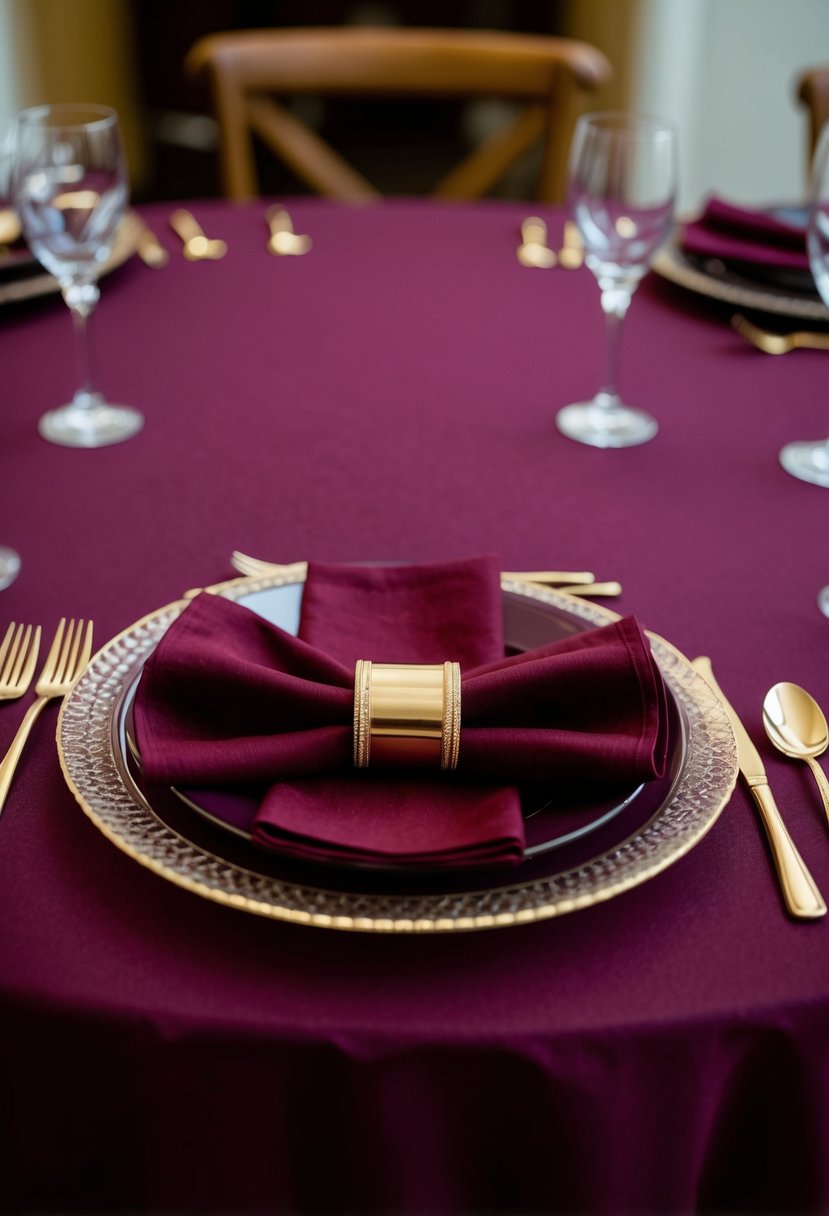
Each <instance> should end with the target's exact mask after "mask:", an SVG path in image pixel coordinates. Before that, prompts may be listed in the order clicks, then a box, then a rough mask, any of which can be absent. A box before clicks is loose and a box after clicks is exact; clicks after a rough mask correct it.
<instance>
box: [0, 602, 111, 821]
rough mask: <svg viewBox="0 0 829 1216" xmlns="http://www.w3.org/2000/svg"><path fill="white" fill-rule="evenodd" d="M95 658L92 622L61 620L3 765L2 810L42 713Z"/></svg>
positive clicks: (0, 779) (0, 769)
mask: <svg viewBox="0 0 829 1216" xmlns="http://www.w3.org/2000/svg"><path fill="white" fill-rule="evenodd" d="M84 625H85V627H84ZM91 655H92V622H91V621H87V622H86V623H84V621H77V622H76V621H74V620H70V621H69V623H68V624H67V622H66V618H65V617H61V620H60V624H59V625H58V628H57V632H56V633H55V640H54V641H53V642H52V647H51V649H50V651H49V654H48V655H47V657H46V662H45V663H44V664H43V670H42V671H41V673H40V676H39V678H38V681H37V684H36V685H35V692H36V693H37V699H36V700H35V701H33V702H32V704H31V705H30V706H29V708H28V709H27V710H26V714H25V716H24V718H23V721H22V722H21V723H20V726H19V727H18V731H17V734H16V735H15V736H14V739H13V740H12V744H11V747H10V748H9V750H8V751H7V752H6V755H5V756H4V758H3V762H2V763H1V764H0V811H2V809H3V807H4V805H5V802H6V796H7V795H8V792H9V787H10V785H11V783H12V778H13V777H14V773H15V769H16V768H17V762H18V760H19V759H20V757H21V755H22V753H23V748H24V747H25V745H26V740H27V739H28V737H29V732H30V731H31V729H32V727H33V726H34V724H35V722H36V721H37V718H38V716H39V714H40V711H41V710H42V709H43V707H44V705H45V704H46V702H47V701H51V700H52V698H53V697H64V696H66V694H67V693H68V692H69V690H70V689H71V687H72V685H73V684H74V682H75V680H76V679H77V677H78V676H79V675H80V674H81V672H82V671H83V669H84V668H85V667H86V665H87V663H88V662H89V660H90V658H91Z"/></svg>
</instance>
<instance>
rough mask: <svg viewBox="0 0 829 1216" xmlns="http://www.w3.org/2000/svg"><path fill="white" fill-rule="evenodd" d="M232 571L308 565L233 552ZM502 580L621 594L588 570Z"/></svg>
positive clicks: (508, 574) (252, 574)
mask: <svg viewBox="0 0 829 1216" xmlns="http://www.w3.org/2000/svg"><path fill="white" fill-rule="evenodd" d="M230 564H231V566H233V569H234V570H238V571H239V573H240V574H244V575H245V576H246V577H248V578H256V577H257V576H258V575H260V574H295V575H296V576H297V577H302V576H303V575H304V574H305V571H306V569H307V565H308V563H307V562H291V563H290V564H289V565H285V566H283V565H280V564H279V563H278V562H266V561H263V560H262V558H260V557H251V556H250V554H248V553H241V552H240V551H239V550H238V549H234V550H233V553H232V555H231V558H230ZM502 577H503V578H507V579H512V580H513V581H514V582H518V583H540V584H541V585H543V586H555V587H556V590H558V591H566V592H567V593H568V594H569V595H597V596H602V597H604V596H615V595H621V594H622V587H621V584H620V583H617V582H608V583H597V582H596V581H595V575H593V574H591V573H590V571H589V570H522V571H512V570H508V571H505V572H504V574H503V576H502Z"/></svg>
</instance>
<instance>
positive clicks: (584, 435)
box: [556, 401, 659, 448]
mask: <svg viewBox="0 0 829 1216" xmlns="http://www.w3.org/2000/svg"><path fill="white" fill-rule="evenodd" d="M556 426H557V427H558V429H559V430H560V431H561V433H562V435H566V436H567V438H568V439H575V440H576V442H577V443H588V444H590V445H591V446H592V447H594V448H629V447H634V446H635V445H636V444H639V443H647V442H648V440H649V439H653V437H654V435H655V434H656V432H657V431H658V430H659V425H658V423H657V421H656V419H655V418H651V416H650V414H646V413H645V412H644V410H636V409H632V408H631V407H630V406H627V405H611V406H608V405H601V404H599V403H597V402H596V401H580V402H578V403H576V404H574V405H565V407H564V409H562V410H559V412H558V414H557V415H556Z"/></svg>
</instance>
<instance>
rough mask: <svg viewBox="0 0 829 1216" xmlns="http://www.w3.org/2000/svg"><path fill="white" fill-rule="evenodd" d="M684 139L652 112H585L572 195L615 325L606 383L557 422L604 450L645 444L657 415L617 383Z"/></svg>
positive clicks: (609, 320)
mask: <svg viewBox="0 0 829 1216" xmlns="http://www.w3.org/2000/svg"><path fill="white" fill-rule="evenodd" d="M675 196H676V141H675V138H674V129H673V127H672V126H671V124H670V123H667V122H664V121H663V120H662V119H659V118H651V117H649V116H648V115H645V114H633V113H612V112H609V113H604V114H585V115H582V117H581V118H580V119H579V120H578V122H577V124H576V130H575V133H574V136H573V145H572V148H571V152H570V166H569V191H568V201H569V205H570V212H571V215H572V218H573V220H574V221H575V223H576V226H577V227H578V230H579V232H580V233H581V238H582V241H583V243H584V254H585V259H584V260H585V262H586V263H587V265H588V266H589V267H590V269H591V270H592V271H593V274H594V275H595V276H596V280H597V282H598V284H599V288H600V290H601V301H602V309H603V311H604V314H605V319H606V326H607V344H608V362H607V375H606V379H605V382H604V386H603V387H602V388H601V389H600V390H599V392H598V393H597V394H596V396H595V397H594V398H593V400H592V401H583V402H579V403H578V404H575V405H567V406H565V407H564V409H562V410H560V411H559V413H558V415H557V416H556V426H557V427H558V429H559V430H560V431H561V432H562V433H563V434H565V435H567V436H568V438H570V439H575V440H577V441H578V442H579V443H589V444H592V445H593V446H594V447H598V448H624V447H629V446H631V445H632V444H637V443H645V442H646V441H647V440H648V439H652V438H653V436H654V435H655V434H656V432H657V429H658V426H657V423H656V420H655V419H654V418H652V417H651V416H650V414H646V413H645V412H644V411H643V410H638V409H633V408H631V407H630V406H627V405H624V404H623V403H622V400H621V398H620V397H619V394H618V392H617V389H616V382H617V377H618V371H619V356H620V344H621V336H622V322H623V321H624V318H625V314H626V312H627V310H628V308H629V306H630V301H631V299H632V297H633V293H634V291H635V290H636V288H637V287H638V285H639V283H640V282H641V280H642V279H643V278H644V276H645V274H646V273H647V270H648V267H649V265H650V262H651V259H652V257H653V255H654V254H655V253H656V251H657V249H658V248H659V246H660V245H661V244H662V243H663V241H665V239H666V238H667V236H668V234H669V233H670V230H671V224H672V222H673V210H674V199H675Z"/></svg>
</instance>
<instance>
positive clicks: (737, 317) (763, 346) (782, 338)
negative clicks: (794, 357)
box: [731, 312, 829, 355]
mask: <svg viewBox="0 0 829 1216" xmlns="http://www.w3.org/2000/svg"><path fill="white" fill-rule="evenodd" d="M731 324H732V325H733V326H734V328H735V329H736V331H737V333H738V334H741V335H742V337H744V338H745V339H746V340H747V341H748V342H751V344H752V345H753V346H756V347H757V349H758V350H762V351H764V352H765V353H766V354H767V355H785V354H786V353H787V352H788V351H790V350H796V349H797V348H798V347H801V348H808V349H810V350H829V334H818V333H811V332H809V331H808V330H794V331H792V332H791V333H788V334H775V333H772V332H771V331H770V330H768V329H761V328H760V326H759V325H755V324H754V322H753V321H749V319H748V317H744V316H742V314H741V313H738V312H737V313H735V314H734V316H733V317H732V318H731Z"/></svg>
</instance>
